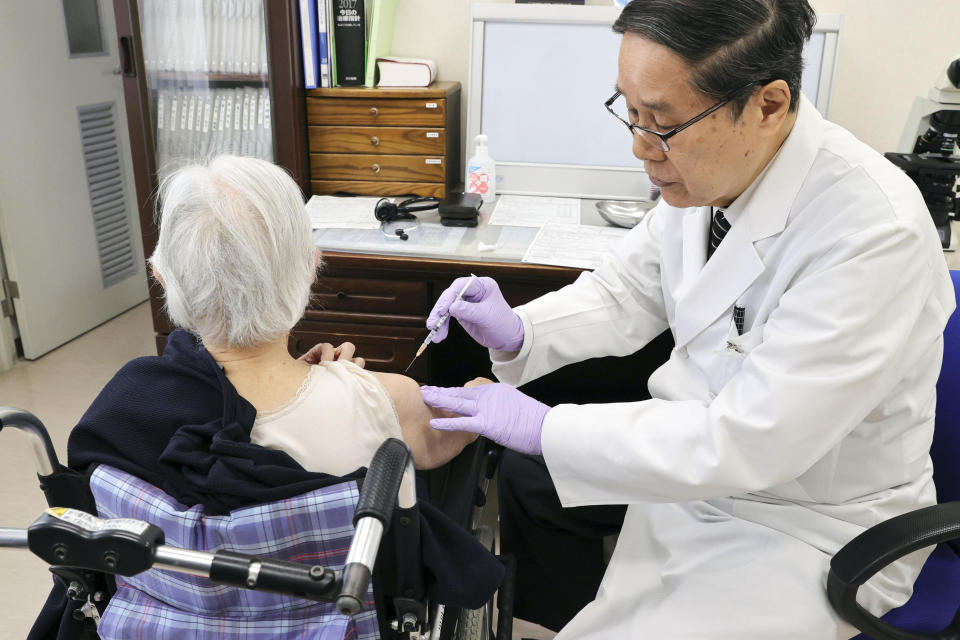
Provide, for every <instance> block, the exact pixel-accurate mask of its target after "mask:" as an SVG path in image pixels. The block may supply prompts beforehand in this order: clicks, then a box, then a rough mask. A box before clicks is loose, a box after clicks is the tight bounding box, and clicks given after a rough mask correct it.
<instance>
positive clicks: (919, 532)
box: [827, 271, 960, 640]
mask: <svg viewBox="0 0 960 640" xmlns="http://www.w3.org/2000/svg"><path fill="white" fill-rule="evenodd" d="M950 277H951V278H952V279H953V286H954V290H955V292H957V294H958V297H960V271H951V272H950ZM943 341H944V346H943V367H942V369H941V371H940V378H939V379H938V380H937V417H936V426H935V428H934V434H933V444H932V445H931V447H930V457H931V458H932V459H933V479H934V483H935V484H936V486H937V504H936V505H934V506H932V507H927V508H924V509H918V510H916V511H912V512H910V513H906V514H904V515H902V516H898V517H896V518H891V519H890V520H887V521H886V522H882V523H880V524H878V525H876V526H874V527H871V528H870V529H868V530H867V531H865V532H863V533H862V534H860V535H859V536H857V537H856V538H854V539H853V540H851V541H850V542H849V543H847V544H846V545H845V546H844V547H843V548H842V549H840V551H838V552H837V553H836V555H834V557H833V560H832V561H831V563H830V574H829V576H828V578H827V595H828V597H829V598H830V603H831V604H832V605H833V607H834V609H836V610H837V612H838V613H839V614H840V615H841V616H842V617H843V618H844V619H846V620H847V621H849V622H850V623H851V624H853V625H854V626H855V627H857V629H859V630H860V631H862V632H863V633H862V634H861V635H859V636H857V637H856V638H855V639H854V640H870V639H872V640H955V639H957V638H960V611H958V609H957V605H958V603H960V314H958V313H954V314H953V316H951V318H950V320H949V321H948V322H947V326H946V329H945V330H944V335H943ZM934 544H936V545H937V547H936V549H934V551H933V553H932V554H931V555H930V557H929V558H928V559H927V562H926V564H924V566H923V570H922V571H921V572H920V576H919V577H918V578H917V581H916V583H915V584H914V587H913V595H912V596H911V598H910V600H909V601H908V602H907V603H906V604H905V605H903V606H902V607H899V608H897V609H894V610H893V611H891V612H889V613H888V614H886V615H885V616H883V618H882V619H878V618H876V617H875V616H873V615H871V614H870V613H869V612H867V611H866V610H865V609H863V607H861V606H860V605H859V604H857V602H856V596H857V590H858V589H859V587H860V586H861V585H862V584H863V583H864V582H866V581H867V580H868V579H869V578H870V577H871V576H873V575H874V574H875V573H877V572H878V571H880V570H881V569H883V568H884V567H885V566H887V565H888V564H890V563H891V562H893V561H894V560H896V559H898V558H900V557H902V556H904V555H906V554H908V553H910V552H912V551H916V550H917V549H922V548H924V547H929V546H932V545H934Z"/></svg>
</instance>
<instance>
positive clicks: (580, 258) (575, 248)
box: [523, 224, 630, 269]
mask: <svg viewBox="0 0 960 640" xmlns="http://www.w3.org/2000/svg"><path fill="white" fill-rule="evenodd" d="M629 231H630V230H629V229H621V228H619V227H597V226H592V225H582V224H549V225H545V226H543V227H541V229H540V232H539V233H537V237H536V238H534V240H533V242H532V243H531V244H530V246H529V247H528V248H527V251H526V253H525V254H524V255H523V261H524V262H533V263H536V264H551V265H556V266H559V267H579V268H584V269H596V268H597V267H599V266H600V263H601V262H603V259H604V257H606V255H607V254H608V253H609V252H610V250H611V249H613V246H614V245H615V244H616V243H617V242H619V241H620V239H621V238H623V237H624V236H625V235H627V233H629Z"/></svg>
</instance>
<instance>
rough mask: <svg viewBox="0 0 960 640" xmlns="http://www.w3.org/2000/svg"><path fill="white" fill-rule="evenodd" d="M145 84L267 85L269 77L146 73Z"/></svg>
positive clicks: (237, 74) (234, 74)
mask: <svg viewBox="0 0 960 640" xmlns="http://www.w3.org/2000/svg"><path fill="white" fill-rule="evenodd" d="M147 82H148V83H150V84H153V83H158V82H163V83H182V84H259V85H267V84H269V82H270V76H269V75H267V74H262V73H252V74H251V73H208V72H204V71H148V72H147Z"/></svg>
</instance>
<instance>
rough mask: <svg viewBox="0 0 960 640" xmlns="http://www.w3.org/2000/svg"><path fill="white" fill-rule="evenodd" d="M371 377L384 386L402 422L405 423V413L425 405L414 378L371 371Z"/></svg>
mask: <svg viewBox="0 0 960 640" xmlns="http://www.w3.org/2000/svg"><path fill="white" fill-rule="evenodd" d="M370 373H371V375H373V377H374V378H376V380H377V382H379V383H380V384H382V385H383V388H384V389H386V391H387V395H389V396H390V399H391V400H393V405H394V407H396V409H397V414H398V415H399V416H400V421H401V422H403V413H404V412H408V411H411V410H413V409H415V408H417V407H418V406H419V405H422V404H423V401H422V400H421V399H420V385H419V384H417V381H416V380H414V379H413V378H408V377H407V376H403V375H400V374H398V373H381V372H379V371H371V372H370Z"/></svg>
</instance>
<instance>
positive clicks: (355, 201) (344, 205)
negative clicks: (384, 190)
mask: <svg viewBox="0 0 960 640" xmlns="http://www.w3.org/2000/svg"><path fill="white" fill-rule="evenodd" d="M379 200H380V198H338V197H337V196H310V200H308V201H307V213H308V214H310V224H311V225H312V226H313V228H314V229H379V228H380V222H379V221H377V219H376V218H375V217H374V216H373V211H374V209H375V208H376V206H377V202H378V201H379Z"/></svg>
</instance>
